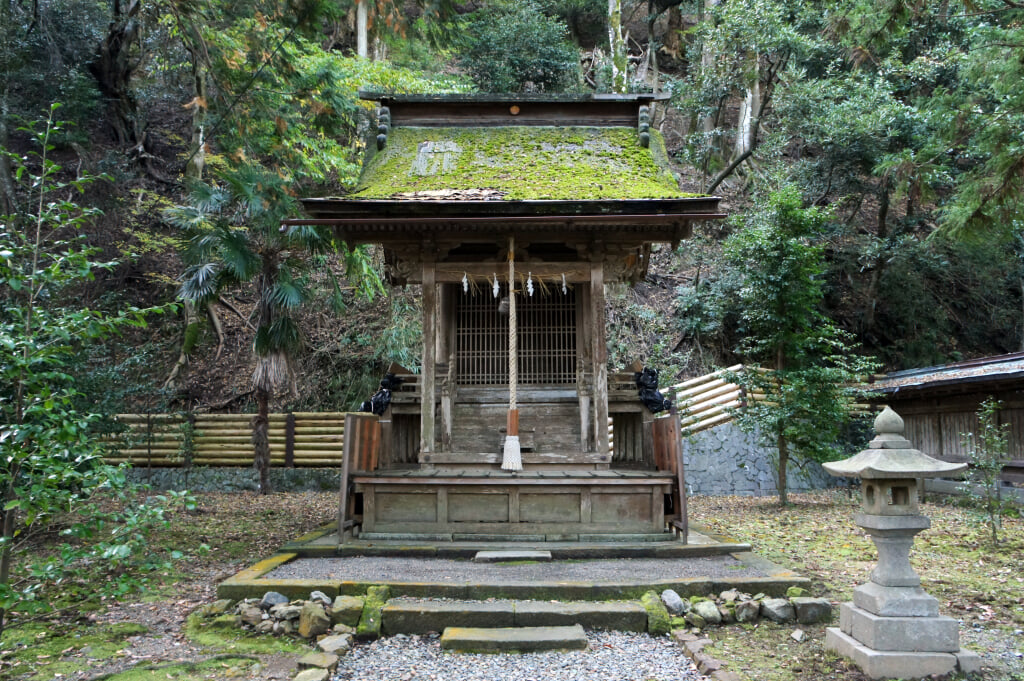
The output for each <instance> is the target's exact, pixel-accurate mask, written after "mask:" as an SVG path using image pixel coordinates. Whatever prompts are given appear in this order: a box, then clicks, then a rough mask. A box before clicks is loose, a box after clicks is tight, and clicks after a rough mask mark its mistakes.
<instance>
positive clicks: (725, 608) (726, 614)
mask: <svg viewBox="0 0 1024 681" xmlns="http://www.w3.org/2000/svg"><path fill="white" fill-rule="evenodd" d="M718 612H719V614H720V615H721V616H722V624H732V623H733V622H735V621H736V612H735V610H734V609H733V607H732V606H731V605H719V606H718Z"/></svg>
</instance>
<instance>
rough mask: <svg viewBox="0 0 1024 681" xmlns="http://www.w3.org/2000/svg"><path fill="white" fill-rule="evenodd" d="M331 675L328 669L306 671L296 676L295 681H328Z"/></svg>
mask: <svg viewBox="0 0 1024 681" xmlns="http://www.w3.org/2000/svg"><path fill="white" fill-rule="evenodd" d="M329 678H331V673H330V672H329V671H327V670H326V669H304V670H302V671H301V672H299V673H298V674H296V675H295V678H294V679H293V681H327V679H329Z"/></svg>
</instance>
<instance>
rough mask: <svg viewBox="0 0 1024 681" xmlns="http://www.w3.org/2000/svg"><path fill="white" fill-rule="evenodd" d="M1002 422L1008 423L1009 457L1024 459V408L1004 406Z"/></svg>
mask: <svg viewBox="0 0 1024 681" xmlns="http://www.w3.org/2000/svg"><path fill="white" fill-rule="evenodd" d="M1001 417H1002V422H1003V423H1006V424H1008V425H1009V426H1010V427H1009V431H1010V448H1009V451H1008V452H1007V453H1008V454H1009V457H1010V458H1011V459H1017V460H1019V459H1024V409H1020V408H1016V407H1009V408H1004V409H1003V411H1002V413H1001Z"/></svg>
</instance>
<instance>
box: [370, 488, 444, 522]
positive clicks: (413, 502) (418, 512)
mask: <svg viewBox="0 0 1024 681" xmlns="http://www.w3.org/2000/svg"><path fill="white" fill-rule="evenodd" d="M375 502H376V504H375V508H374V517H375V518H376V519H377V521H378V522H381V521H387V522H395V521H408V522H437V492H436V491H427V492H421V493H417V492H380V491H378V492H377V493H376V495H375Z"/></svg>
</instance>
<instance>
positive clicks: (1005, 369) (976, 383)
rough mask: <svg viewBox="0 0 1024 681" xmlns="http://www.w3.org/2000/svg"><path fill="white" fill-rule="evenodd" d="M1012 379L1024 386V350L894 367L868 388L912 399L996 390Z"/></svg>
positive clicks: (893, 397) (872, 390)
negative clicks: (902, 367)
mask: <svg viewBox="0 0 1024 681" xmlns="http://www.w3.org/2000/svg"><path fill="white" fill-rule="evenodd" d="M1012 383H1015V384H1018V385H1019V386H1022V387H1024V352H1015V353H1012V354H1008V355H996V356H992V357H979V358H977V359H971V360H965V361H962V362H954V363H951V364H942V365H939V366H933V367H924V368H921V369H907V370H905V371H893V372H891V373H889V374H886V375H885V378H883V379H881V380H878V381H875V382H874V383H873V384H871V385H870V386H869V388H868V389H869V390H870V391H871V392H873V393H877V394H879V395H880V396H885V397H886V398H887V399H899V397H901V396H902V397H904V398H908V399H909V398H912V397H920V396H923V395H924V394H925V393H934V392H946V393H948V392H974V391H984V390H993V389H995V388H996V387H1006V386H1007V385H1008V384H1012Z"/></svg>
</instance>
